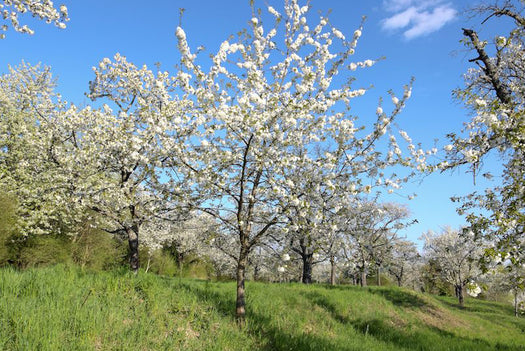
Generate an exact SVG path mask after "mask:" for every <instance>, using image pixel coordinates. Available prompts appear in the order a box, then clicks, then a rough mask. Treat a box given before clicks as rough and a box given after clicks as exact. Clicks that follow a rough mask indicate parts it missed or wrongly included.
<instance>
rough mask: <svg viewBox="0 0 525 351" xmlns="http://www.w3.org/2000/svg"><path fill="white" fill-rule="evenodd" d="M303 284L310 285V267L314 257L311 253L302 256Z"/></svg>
mask: <svg viewBox="0 0 525 351" xmlns="http://www.w3.org/2000/svg"><path fill="white" fill-rule="evenodd" d="M301 257H302V259H303V279H302V282H303V284H311V283H312V266H313V260H314V258H313V257H314V256H313V254H311V253H307V254H303V255H302V256H301Z"/></svg>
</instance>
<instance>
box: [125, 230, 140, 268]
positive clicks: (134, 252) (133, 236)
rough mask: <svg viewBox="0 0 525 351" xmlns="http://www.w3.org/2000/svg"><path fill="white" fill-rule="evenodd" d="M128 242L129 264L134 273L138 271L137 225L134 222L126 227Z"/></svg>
mask: <svg viewBox="0 0 525 351" xmlns="http://www.w3.org/2000/svg"><path fill="white" fill-rule="evenodd" d="M126 234H127V235H128V243H129V266H130V268H131V270H132V271H133V272H134V273H135V274H136V273H137V272H138V271H139V266H140V262H139V226H138V225H137V224H134V225H133V226H132V227H131V228H126Z"/></svg>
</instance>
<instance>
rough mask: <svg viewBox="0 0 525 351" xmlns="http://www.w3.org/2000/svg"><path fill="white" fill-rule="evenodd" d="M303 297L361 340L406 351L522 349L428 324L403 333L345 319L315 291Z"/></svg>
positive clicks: (399, 295) (408, 300) (400, 300)
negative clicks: (360, 337)
mask: <svg viewBox="0 0 525 351" xmlns="http://www.w3.org/2000/svg"><path fill="white" fill-rule="evenodd" d="M372 292H374V293H381V294H382V295H383V296H385V298H387V299H389V300H391V301H392V300H394V301H392V302H393V303H395V304H399V305H403V304H404V305H408V306H409V307H415V308H417V307H419V306H425V305H426V303H425V302H424V301H423V300H421V299H420V298H418V297H417V296H414V295H411V294H409V293H404V292H403V291H399V290H395V291H392V294H388V293H387V292H388V291H387V290H386V289H385V290H383V289H377V290H376V291H372ZM303 295H304V296H305V297H306V298H308V299H310V301H311V302H312V303H313V304H315V305H317V306H319V307H321V308H323V309H325V310H326V311H327V312H329V313H330V314H331V315H332V318H334V319H335V320H336V321H338V322H340V323H344V324H348V325H351V326H352V327H353V328H354V329H355V330H356V331H358V332H359V333H361V334H363V335H364V336H365V337H370V338H374V339H376V340H378V341H382V342H385V343H389V344H392V345H393V346H396V347H400V348H404V349H408V350H429V351H430V350H458V351H460V350H461V351H463V350H476V351H477V350H505V351H506V350H508V351H510V350H525V346H523V347H522V346H516V347H513V346H508V345H501V344H497V345H491V344H489V343H488V342H487V341H485V340H481V339H469V338H464V337H460V336H457V335H455V334H454V333H451V332H448V331H445V330H442V329H439V328H436V327H433V326H428V325H427V326H426V328H427V330H424V329H423V330H422V331H413V332H406V331H403V330H402V329H401V328H400V327H396V326H395V325H394V324H393V323H389V321H388V320H379V319H361V318H356V319H351V317H349V316H345V315H342V314H341V313H340V312H339V311H338V310H337V308H336V306H335V305H334V304H332V303H331V302H330V301H329V300H328V298H327V297H326V296H324V295H322V294H320V293H316V292H308V293H304V294H303ZM405 295H408V296H405ZM413 297H415V298H416V300H414V299H413Z"/></svg>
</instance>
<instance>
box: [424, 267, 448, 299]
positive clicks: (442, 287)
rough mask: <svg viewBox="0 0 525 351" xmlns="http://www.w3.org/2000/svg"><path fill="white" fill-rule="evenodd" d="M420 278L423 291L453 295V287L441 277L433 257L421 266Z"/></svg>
mask: <svg viewBox="0 0 525 351" xmlns="http://www.w3.org/2000/svg"><path fill="white" fill-rule="evenodd" d="M421 280H422V283H423V291H425V292H427V293H429V294H435V295H440V296H445V295H447V296H454V287H453V286H452V284H450V283H447V282H446V281H445V280H444V279H443V278H441V269H440V267H439V265H438V264H437V263H436V262H435V261H434V260H433V259H431V260H429V261H428V262H427V263H426V264H425V265H424V266H423V268H422V271H421Z"/></svg>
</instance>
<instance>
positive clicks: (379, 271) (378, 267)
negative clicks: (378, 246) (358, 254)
mask: <svg viewBox="0 0 525 351" xmlns="http://www.w3.org/2000/svg"><path fill="white" fill-rule="evenodd" d="M377 285H379V286H381V266H377Z"/></svg>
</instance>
